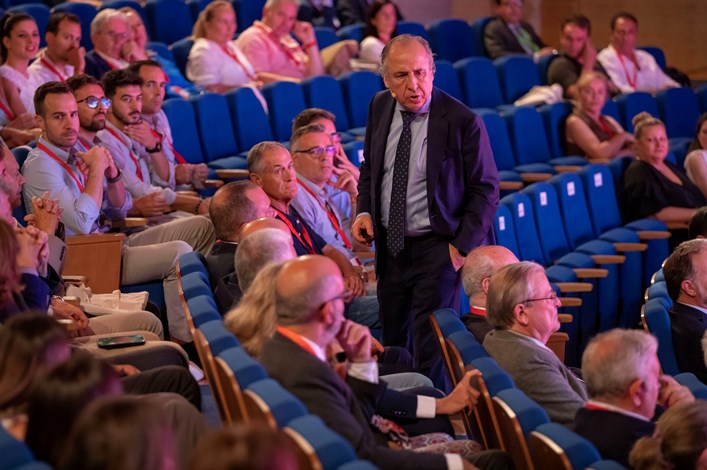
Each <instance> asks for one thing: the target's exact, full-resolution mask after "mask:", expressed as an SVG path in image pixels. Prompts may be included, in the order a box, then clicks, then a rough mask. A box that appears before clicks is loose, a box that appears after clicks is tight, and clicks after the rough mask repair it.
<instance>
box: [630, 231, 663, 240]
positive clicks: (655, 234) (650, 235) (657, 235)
mask: <svg viewBox="0 0 707 470" xmlns="http://www.w3.org/2000/svg"><path fill="white" fill-rule="evenodd" d="M636 233H637V234H638V238H640V239H641V240H656V239H661V238H670V232H668V231H667V230H666V231H663V230H639V231H638V232H636Z"/></svg>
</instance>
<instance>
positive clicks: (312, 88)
mask: <svg viewBox="0 0 707 470" xmlns="http://www.w3.org/2000/svg"><path fill="white" fill-rule="evenodd" d="M301 85H302V91H303V92H304V99H305V102H306V103H307V107H308V108H321V109H326V110H327V111H329V112H331V113H333V114H334V116H336V130H337V131H339V132H346V131H347V130H348V129H349V118H348V116H347V115H346V103H345V102H344V95H343V93H342V92H341V83H340V82H339V81H338V80H337V79H335V78H334V77H332V76H330V75H320V76H318V77H311V78H306V79H304V80H302V83H301Z"/></svg>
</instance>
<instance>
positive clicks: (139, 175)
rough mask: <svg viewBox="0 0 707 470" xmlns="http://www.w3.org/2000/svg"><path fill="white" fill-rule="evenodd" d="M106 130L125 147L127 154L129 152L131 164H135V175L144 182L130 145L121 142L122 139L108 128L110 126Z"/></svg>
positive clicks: (138, 163)
mask: <svg viewBox="0 0 707 470" xmlns="http://www.w3.org/2000/svg"><path fill="white" fill-rule="evenodd" d="M106 130H107V131H108V132H110V133H111V134H112V135H113V137H115V138H116V139H118V141H119V142H120V143H121V144H123V145H125V147H126V148H127V149H128V152H130V159H131V160H132V161H133V163H134V164H135V170H136V173H137V177H138V178H140V181H144V180H143V179H142V170H141V169H140V162H139V161H138V159H137V157H136V156H135V154H134V153H133V149H132V148H131V147H130V145H128V144H127V143H125V142H124V141H123V139H121V138H120V136H119V135H118V134H117V133H116V132H115V131H114V130H113V129H111V128H110V126H106Z"/></svg>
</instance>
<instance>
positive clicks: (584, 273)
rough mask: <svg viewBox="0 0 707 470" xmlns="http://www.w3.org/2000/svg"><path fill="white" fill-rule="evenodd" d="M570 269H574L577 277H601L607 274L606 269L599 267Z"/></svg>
mask: <svg viewBox="0 0 707 470" xmlns="http://www.w3.org/2000/svg"><path fill="white" fill-rule="evenodd" d="M572 271H574V273H575V274H576V275H577V277H579V278H583V279H601V278H604V277H607V276H608V275H609V271H608V270H607V269H601V268H574V269H573V270H572Z"/></svg>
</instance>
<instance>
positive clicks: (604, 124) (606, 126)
mask: <svg viewBox="0 0 707 470" xmlns="http://www.w3.org/2000/svg"><path fill="white" fill-rule="evenodd" d="M599 127H601V130H603V131H604V132H606V133H607V135H608V136H609V138H612V137H614V136H615V135H616V130H615V129H614V128H613V127H612V126H611V123H610V122H609V121H608V120H607V119H606V118H605V117H604V116H599Z"/></svg>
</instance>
